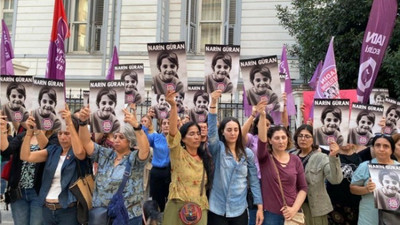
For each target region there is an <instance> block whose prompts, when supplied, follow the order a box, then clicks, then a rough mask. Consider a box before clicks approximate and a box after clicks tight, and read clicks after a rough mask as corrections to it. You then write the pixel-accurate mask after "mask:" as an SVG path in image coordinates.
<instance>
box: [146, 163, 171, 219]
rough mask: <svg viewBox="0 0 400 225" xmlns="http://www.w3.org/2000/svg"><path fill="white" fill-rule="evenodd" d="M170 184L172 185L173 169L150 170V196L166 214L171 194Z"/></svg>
mask: <svg viewBox="0 0 400 225" xmlns="http://www.w3.org/2000/svg"><path fill="white" fill-rule="evenodd" d="M169 183H171V167H169V166H168V167H164V168H158V167H154V166H153V168H151V170H150V195H151V197H152V198H153V200H155V201H156V202H157V203H158V206H159V207H160V211H161V212H164V208H165V204H166V203H167V199H168V193H169Z"/></svg>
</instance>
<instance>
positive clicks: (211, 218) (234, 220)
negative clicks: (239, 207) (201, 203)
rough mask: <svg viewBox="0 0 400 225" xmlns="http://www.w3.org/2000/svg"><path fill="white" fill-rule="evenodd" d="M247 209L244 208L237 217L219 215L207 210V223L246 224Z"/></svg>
mask: <svg viewBox="0 0 400 225" xmlns="http://www.w3.org/2000/svg"><path fill="white" fill-rule="evenodd" d="M247 224H248V217H247V209H246V210H244V212H243V214H242V215H240V216H238V217H231V218H228V217H225V216H219V215H217V214H215V213H213V212H211V211H208V225H247Z"/></svg>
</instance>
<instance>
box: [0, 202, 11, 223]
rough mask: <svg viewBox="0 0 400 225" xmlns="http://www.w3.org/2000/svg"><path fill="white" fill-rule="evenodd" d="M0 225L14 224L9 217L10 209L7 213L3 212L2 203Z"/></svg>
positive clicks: (1, 204) (2, 206)
mask: <svg viewBox="0 0 400 225" xmlns="http://www.w3.org/2000/svg"><path fill="white" fill-rule="evenodd" d="M0 224H1V225H12V224H14V222H13V219H12V216H11V210H10V209H9V210H8V211H6V210H5V204H4V202H1V203H0Z"/></svg>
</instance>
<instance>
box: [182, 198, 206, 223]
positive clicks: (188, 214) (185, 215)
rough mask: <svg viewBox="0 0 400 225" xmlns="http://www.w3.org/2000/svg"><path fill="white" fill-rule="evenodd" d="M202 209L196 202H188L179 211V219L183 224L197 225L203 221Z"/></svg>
mask: <svg viewBox="0 0 400 225" xmlns="http://www.w3.org/2000/svg"><path fill="white" fill-rule="evenodd" d="M201 216H202V215H201V207H200V206H199V205H198V204H196V203H194V202H187V203H185V205H183V206H182V208H181V209H180V210H179V218H180V219H181V221H182V222H183V224H187V225H191V224H197V223H198V222H199V221H200V219H201Z"/></svg>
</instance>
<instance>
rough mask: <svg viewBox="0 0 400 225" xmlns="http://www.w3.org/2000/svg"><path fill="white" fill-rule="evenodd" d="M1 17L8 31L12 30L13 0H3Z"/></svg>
mask: <svg viewBox="0 0 400 225" xmlns="http://www.w3.org/2000/svg"><path fill="white" fill-rule="evenodd" d="M2 6H3V19H4V22H5V23H6V25H7V27H8V30H9V31H10V33H11V32H12V25H13V15H14V0H4V4H3V5H2Z"/></svg>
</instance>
